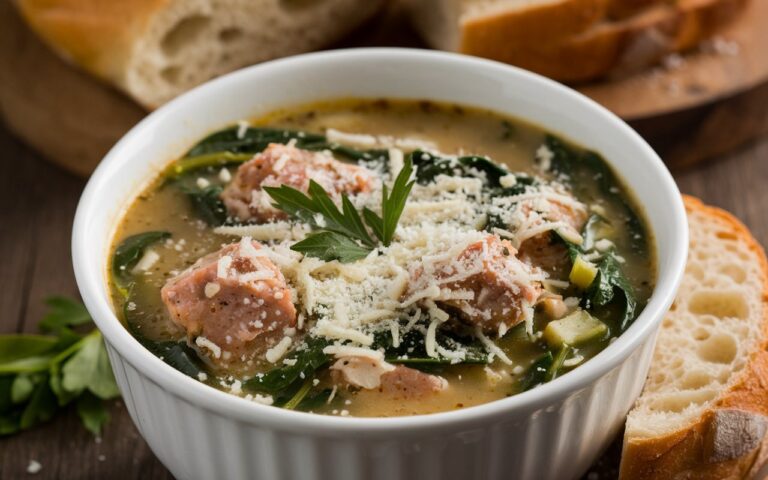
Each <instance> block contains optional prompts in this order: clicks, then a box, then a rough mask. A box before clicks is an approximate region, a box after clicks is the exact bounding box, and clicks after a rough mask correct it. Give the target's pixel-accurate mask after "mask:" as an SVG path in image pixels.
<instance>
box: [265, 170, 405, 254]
mask: <svg viewBox="0 0 768 480" xmlns="http://www.w3.org/2000/svg"><path fill="white" fill-rule="evenodd" d="M412 174H413V162H412V160H411V158H410V157H408V158H406V160H405V162H404V165H403V168H402V170H400V173H398V175H397V178H395V181H394V183H393V184H392V190H391V191H390V190H389V188H387V186H386V185H384V187H383V189H382V192H381V216H379V215H378V214H377V213H376V212H374V211H373V210H371V209H369V208H367V207H366V208H363V211H362V217H361V215H360V212H358V211H357V209H356V208H355V206H354V205H353V204H352V202H351V201H350V200H349V197H347V195H345V194H342V195H341V210H339V207H338V206H336V204H335V203H334V201H333V199H332V198H331V196H330V195H329V194H328V192H326V191H325V189H324V188H323V187H322V186H320V184H318V183H317V182H315V181H314V180H310V181H309V189H308V192H307V194H304V193H302V192H301V191H299V190H297V189H295V188H293V187H290V186H288V185H281V186H279V187H264V191H265V192H267V194H269V196H270V197H272V200H273V201H274V203H273V206H274V207H275V208H277V209H279V210H282V211H283V212H285V213H287V214H288V215H290V216H291V217H293V218H295V219H297V220H299V221H302V222H304V223H308V224H309V225H311V226H312V228H313V229H315V230H317V232H315V233H312V234H310V235H308V236H307V237H306V238H305V239H304V240H302V241H300V242H298V243H295V244H293V245H292V246H291V249H292V250H295V251H297V252H301V253H303V254H304V255H308V256H311V257H317V258H320V259H322V260H325V261H331V260H339V261H340V262H345V263H346V262H354V261H355V260H360V259H362V258H365V257H366V256H367V255H368V254H369V253H370V252H371V251H372V250H373V249H374V248H376V246H377V245H378V243H379V242H380V243H381V244H383V245H384V246H389V245H390V243H392V239H393V237H394V235H395V230H396V229H397V222H398V221H399V220H400V216H401V215H402V213H403V209H404V208H405V202H406V200H407V199H408V195H409V194H410V193H411V188H413V184H414V183H415V181H414V180H411V176H412ZM366 225H367V227H366ZM368 228H370V231H371V232H373V236H372V235H371V233H370V232H369V231H368ZM374 236H375V237H376V239H377V240H378V242H377V241H376V240H375V239H374Z"/></svg>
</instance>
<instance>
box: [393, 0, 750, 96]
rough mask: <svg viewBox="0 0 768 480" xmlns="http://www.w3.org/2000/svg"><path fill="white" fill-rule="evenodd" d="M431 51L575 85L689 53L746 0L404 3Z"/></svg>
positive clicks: (450, 0)
mask: <svg viewBox="0 0 768 480" xmlns="http://www.w3.org/2000/svg"><path fill="white" fill-rule="evenodd" d="M406 1H407V5H408V10H409V14H410V17H411V20H412V23H413V24H414V25H415V26H416V28H417V30H419V31H420V32H421V34H422V36H423V37H424V38H425V39H426V41H427V42H428V43H430V44H431V45H432V46H433V47H436V48H440V49H443V50H450V51H458V52H462V53H467V54H470V55H477V56H480V57H486V58H490V59H494V60H499V61H502V62H506V63H510V64H513V65H517V66H519V67H522V68H525V69H528V70H532V71H534V72H537V73H540V74H542V75H546V76H549V77H551V78H554V79H556V80H560V81H567V82H580V81H586V80H592V79H596V78H599V77H603V76H606V75H619V74H624V73H627V72H632V71H636V70H638V69H641V68H644V67H647V66H649V65H652V64H654V63H656V62H658V61H659V60H660V59H661V58H662V57H664V56H665V55H667V54H669V53H672V52H678V51H683V50H686V49H689V48H691V47H693V46H695V45H696V44H698V43H699V42H700V41H701V40H703V39H705V38H707V37H708V36H710V35H712V34H713V33H715V32H717V31H718V30H719V29H720V28H721V27H722V26H724V25H725V24H727V23H728V22H730V20H732V19H733V18H734V17H736V16H737V14H739V13H741V12H742V11H743V9H744V7H745V5H746V3H747V2H748V1H749V0H676V1H673V2H670V1H664V0H406Z"/></svg>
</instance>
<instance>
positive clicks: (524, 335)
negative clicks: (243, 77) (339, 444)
mask: <svg viewBox="0 0 768 480" xmlns="http://www.w3.org/2000/svg"><path fill="white" fill-rule="evenodd" d="M654 269H655V267H654V252H653V248H652V238H651V237H650V233H649V232H648V230H647V228H646V223H645V221H644V220H643V218H642V216H641V212H640V209H639V208H638V207H637V206H636V204H635V203H634V201H633V198H632V196H631V194H630V192H628V191H627V190H626V189H625V188H624V187H623V186H622V184H621V182H620V181H619V180H618V179H617V178H616V176H615V175H614V174H613V172H612V171H611V169H610V168H609V167H608V166H607V164H606V163H605V162H604V161H603V159H602V158H601V157H600V156H599V155H598V154H596V153H593V152H590V151H587V150H584V149H582V148H580V147H577V146H575V145H573V144H571V143H569V142H567V141H565V140H563V139H560V138H557V137H555V136H553V135H550V134H548V133H547V132H545V131H543V130H541V129H540V128H538V127H535V126H532V125H529V124H526V123H524V122H522V121H520V120H516V119H512V118H506V117H502V116H500V115H498V114H496V113H493V112H488V111H481V110H476V109H472V108H466V107H463V106H456V105H447V104H438V103H432V102H426V101H422V102H415V101H390V100H377V101H369V100H354V101H353V100H347V101H337V102H329V103H323V104H314V105H309V106H304V107H300V108H294V109H289V110H284V111H278V112H274V113H272V114H269V115H267V116H264V117H262V118H258V119H254V120H252V121H248V122H245V121H244V122H240V123H238V124H237V125H232V126H229V127H227V128H225V129H223V130H221V131H218V132H215V133H212V134H211V135H209V136H208V137H206V138H204V139H202V140H201V141H200V142H199V143H198V144H196V145H195V146H193V147H192V148H191V149H190V150H189V152H188V153H187V154H186V155H185V156H184V157H183V158H180V159H178V160H176V161H174V162H173V163H171V164H170V165H169V166H168V168H167V169H166V170H165V171H164V172H163V173H162V174H161V175H159V177H158V178H157V179H155V180H154V181H153V182H152V183H151V184H150V185H149V186H148V187H147V188H146V189H144V191H143V192H142V193H141V194H140V195H139V196H138V197H137V198H136V199H135V201H133V203H132V204H131V205H130V206H129V207H128V208H127V210H126V213H125V214H124V217H123V218H122V220H121V223H120V225H119V227H118V229H117V233H116V234H115V238H114V250H113V261H112V265H111V268H110V286H111V290H112V293H113V299H114V304H115V307H116V310H117V311H118V312H121V314H122V317H123V321H124V323H125V325H126V328H128V329H129V330H130V332H131V333H132V334H133V335H134V336H135V337H136V338H137V339H138V340H139V342H141V343H142V345H144V346H145V347H146V348H147V349H149V350H150V351H151V352H152V353H154V354H155V355H157V356H158V357H160V358H161V359H162V360H163V361H165V362H166V363H168V364H169V365H171V366H173V367H174V368H176V369H178V370H179V371H181V372H183V373H184V374H187V375H189V376H191V377H193V378H194V379H196V380H198V381H200V382H203V383H206V384H207V385H209V386H211V387H213V388H217V389H221V390H224V391H226V392H229V393H231V394H233V395H238V396H241V397H244V398H246V399H248V400H251V401H254V402H259V403H263V404H267V405H273V406H276V407H281V408H286V409H294V410H301V411H308V412H314V413H319V414H329V415H340V416H347V415H352V416H372V417H386V416H398V415H414V414H425V413H433V412H441V411H448V410H454V409H460V408H466V407H470V406H472V405H477V404H482V403H486V402H490V401H493V400H497V399H501V398H504V397H508V396H511V395H515V394H517V393H520V392H524V391H526V390H529V389H531V388H535V387H536V386H538V385H541V384H543V383H546V382H549V381H552V380H554V379H555V378H557V377H560V376H562V375H567V374H568V372H569V371H571V370H573V369H576V368H579V366H581V365H583V364H584V363H585V362H588V361H590V359H591V358H592V357H594V356H595V355H597V354H598V353H599V352H600V351H601V350H603V349H604V348H605V347H606V346H607V345H608V344H609V343H610V342H611V341H612V340H614V339H615V338H616V337H618V336H619V335H621V334H622V333H623V332H624V331H625V330H626V329H627V328H628V327H629V326H630V325H631V324H632V322H633V321H634V320H635V319H636V318H637V316H638V315H639V313H640V312H641V311H642V309H643V306H644V305H645V303H646V301H647V299H648V297H649V295H650V293H651V291H652V289H653V281H654V276H655V270H654Z"/></svg>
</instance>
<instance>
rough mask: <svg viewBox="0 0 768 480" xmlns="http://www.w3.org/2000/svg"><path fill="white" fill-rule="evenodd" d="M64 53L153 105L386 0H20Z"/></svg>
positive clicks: (313, 41) (312, 38) (299, 44)
mask: <svg viewBox="0 0 768 480" xmlns="http://www.w3.org/2000/svg"><path fill="white" fill-rule="evenodd" d="M16 2H17V5H18V6H19V8H20V10H21V12H22V14H23V16H24V18H25V19H26V20H27V22H28V23H29V25H31V26H32V28H33V29H34V30H35V31H36V32H37V33H38V34H39V35H40V36H41V37H42V38H43V39H45V40H46V42H47V43H48V44H49V45H50V46H51V47H52V48H53V49H55V50H56V51H58V52H59V53H60V54H61V55H63V56H64V57H65V58H67V59H69V60H71V61H72V62H74V63H76V64H78V65H80V66H82V67H83V68H85V69H86V70H88V71H90V72H91V73H94V74H96V75H98V76H100V77H102V78H104V79H107V80H109V81H110V82H112V83H113V84H115V85H117V86H118V88H120V89H122V90H124V91H125V92H126V93H128V94H129V95H130V96H131V97H133V98H134V99H136V100H137V101H138V102H139V103H141V104H142V105H144V106H145V107H148V108H154V107H157V106H159V105H161V104H162V103H164V102H166V101H167V100H169V99H171V98H173V97H174V96H176V95H178V94H180V93H182V92H184V91H186V90H188V89H189V88H191V87H193V86H195V85H198V84H200V83H202V82H204V81H206V80H208V79H210V78H213V77H215V76H217V75H220V74H223V73H226V72H229V71H232V70H235V69H237V68H240V67H243V66H246V65H251V64H254V63H257V62H262V61H265V60H270V59H274V58H279V57H284V56H287V55H292V54H297V53H301V52H306V51H310V50H314V49H317V48H320V47H323V46H326V45H328V44H330V43H332V42H334V41H336V40H337V39H339V38H340V37H341V36H343V35H344V34H346V33H348V32H349V31H350V30H352V29H354V28H355V27H357V26H359V25H360V24H361V23H362V22H364V21H365V20H367V19H368V18H370V17H371V16H372V15H374V14H375V13H376V12H377V10H378V9H379V7H380V6H381V5H382V4H383V3H384V0H365V1H359V0H323V1H316V0H131V1H108V0H16Z"/></svg>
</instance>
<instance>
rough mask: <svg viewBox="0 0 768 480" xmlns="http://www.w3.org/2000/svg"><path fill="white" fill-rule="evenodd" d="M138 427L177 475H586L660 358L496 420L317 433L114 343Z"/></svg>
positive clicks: (419, 478) (375, 479)
mask: <svg viewBox="0 0 768 480" xmlns="http://www.w3.org/2000/svg"><path fill="white" fill-rule="evenodd" d="M109 352H110V355H109V357H110V360H111V361H112V368H113V370H114V372H115V377H116V378H117V383H118V385H119V386H120V391H121V392H122V393H123V400H124V402H125V404H126V406H127V408H128V411H129V412H130V414H131V417H132V418H133V421H134V423H135V424H136V426H137V427H138V428H139V431H140V432H141V434H142V436H143V437H144V438H145V439H146V440H147V443H149V446H150V448H151V449H152V451H153V452H154V453H155V454H156V455H157V456H158V457H159V458H160V460H161V461H162V462H163V464H164V465H165V466H166V467H168V469H169V470H170V471H171V472H172V473H173V475H174V476H175V477H176V478H179V479H201V480H203V479H214V478H220V479H243V480H246V479H247V480H292V479H302V480H304V479H307V480H361V479H365V480H475V479H495V480H502V479H503V480H510V479H516V480H517V479H521V480H526V479H531V480H568V479H577V478H579V477H580V476H581V475H582V474H583V473H584V472H585V471H586V469H587V468H589V466H590V464H591V463H592V462H593V461H594V459H595V458H596V457H597V455H599V454H600V452H601V451H603V450H604V449H605V448H606V447H607V446H608V443H609V442H610V441H611V439H612V438H613V437H614V436H615V435H616V434H617V433H618V431H619V429H620V428H621V425H622V424H623V423H624V417H626V414H627V411H628V410H629V409H630V407H631V406H632V404H633V403H634V401H635V399H636V398H637V396H638V395H639V394H640V390H641V389H642V386H643V382H644V381H645V375H646V372H647V370H648V366H649V364H650V359H651V355H652V353H653V338H649V339H647V340H646V341H645V342H644V343H643V344H642V345H641V346H640V348H639V349H637V350H635V351H634V352H633V353H632V355H631V356H630V357H629V358H628V359H627V361H625V362H623V363H621V364H619V365H618V366H617V367H616V368H614V369H613V370H611V371H610V372H608V373H607V374H606V375H604V376H602V377H601V378H599V379H598V380H597V381H596V382H594V383H593V384H592V385H591V386H589V387H587V388H583V389H581V390H578V391H576V392H573V393H572V394H570V395H568V396H567V397H565V398H563V399H558V400H556V401H551V402H541V403H539V404H536V405H532V406H531V407H530V408H525V409H522V408H521V409H516V410H514V411H510V412H507V413H506V414H504V415H500V416H498V417H497V418H494V419H483V420H476V421H474V422H470V423H467V424H465V425H462V426H461V427H460V428H457V429H452V430H451V431H449V432H446V431H444V430H443V429H425V430H424V431H421V432H419V431H413V432H408V431H403V432H392V434H391V435H389V436H383V437H378V436H375V437H372V438H366V435H365V434H364V433H363V434H359V435H349V434H346V433H344V432H334V431H332V430H329V431H328V432H326V433H324V434H322V433H315V434H311V433H308V432H293V431H283V430H281V429H279V428H270V427H264V426H261V425H259V422H258V421H257V420H256V419H254V421H253V422H247V421H238V420H236V419H232V418H231V417H229V416H227V415H226V414H222V413H221V412H218V411H216V410H213V409H208V408H205V407H203V406H200V405H199V404H196V403H193V402H190V401H188V400H187V399H185V398H183V397H181V396H179V395H177V394H175V393H174V392H171V391H169V390H168V389H166V388H164V387H162V386H160V385H158V384H157V383H156V382H154V381H153V380H152V379H150V378H149V377H147V376H146V375H144V374H143V373H141V372H140V371H139V370H137V369H136V368H134V367H133V366H131V365H130V364H129V363H128V362H127V361H125V358H124V357H122V356H121V355H120V354H118V353H117V352H115V350H114V348H112V347H111V346H110V347H109Z"/></svg>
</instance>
